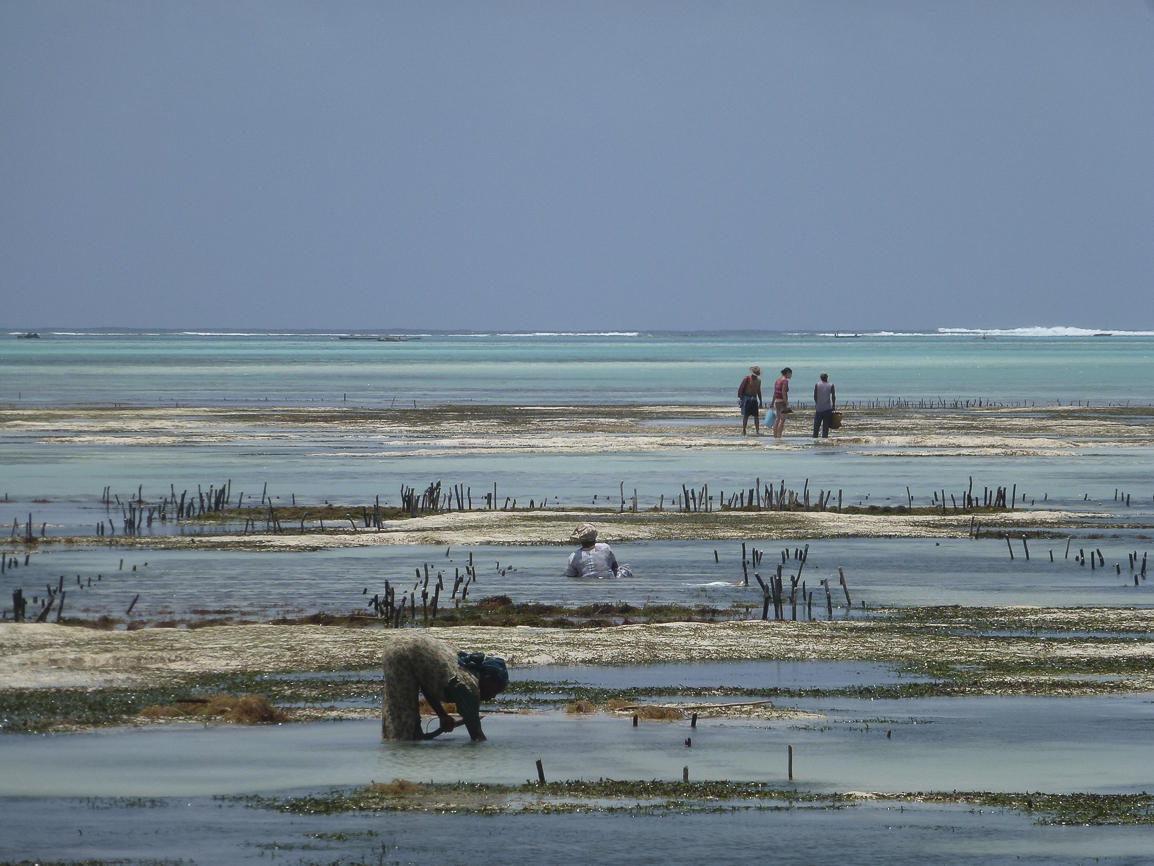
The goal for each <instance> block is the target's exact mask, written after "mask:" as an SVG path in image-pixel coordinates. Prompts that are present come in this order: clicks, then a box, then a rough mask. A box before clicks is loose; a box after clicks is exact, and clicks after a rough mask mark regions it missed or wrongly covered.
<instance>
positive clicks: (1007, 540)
mask: <svg viewBox="0 0 1154 866" xmlns="http://www.w3.org/2000/svg"><path fill="white" fill-rule="evenodd" d="M1006 547H1008V548H1010V559H1013V558H1014V546H1013V545H1012V544H1010V536H1008V535H1007V536H1006Z"/></svg>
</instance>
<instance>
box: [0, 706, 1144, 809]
mask: <svg viewBox="0 0 1154 866" xmlns="http://www.w3.org/2000/svg"><path fill="white" fill-rule="evenodd" d="M717 702H718V703H721V702H722V701H717ZM775 704H776V705H777V706H779V707H797V708H798V709H800V710H803V711H806V712H808V713H812V714H815V715H814V716H810V717H806V718H803V719H794V720H781V721H761V720H748V719H746V720H741V719H714V720H710V719H700V720H699V721H698V725H697V728H696V729H691V728H690V727H689V722H688V721H684V722H646V723H643V724H641V725H640V726H639V727H638V728H634V727H633V726H632V724H631V722H630V720H629V718H628V717H627V716H622V717H615V716H614V717H608V716H604V715H597V716H589V717H574V716H569V715H566V714H564V713H560V712H557V713H540V714H534V715H518V714H498V715H490V716H489V717H488V718H487V719H486V720H485V723H484V724H485V731H486V733H487V734H488V735H489V738H490V739H489V741H488V742H486V743H483V744H470V743H469V742H468V741H467V739H465V738H464V736H463V734H454V735H448V736H443V737H441V738H440V739H438V740H435V741H433V742H429V743H417V744H413V743H384V742H381V741H380V723H379V722H377V721H364V722H327V723H309V724H285V725H273V726H261V727H235V726H231V725H224V724H220V725H212V726H204V725H200V724H193V723H173V724H169V725H163V726H149V727H146V728H142V729H134V728H117V729H112V730H98V731H89V732H85V733H77V734H52V735H40V736H33V735H21V734H12V735H7V736H4V737H0V779H2V780H3V782H0V795H3V796H16V797H65V796H75V797H98V796H119V797H169V796H206V795H210V794H229V793H242V792H259V791H279V790H287V789H293V788H309V789H314V790H315V789H322V788H325V787H328V786H332V785H357V784H366V783H367V782H369V781H371V780H374V779H375V780H389V779H392V778H405V779H412V780H417V781H424V780H431V781H437V782H454V781H457V780H461V779H464V780H468V781H474V782H501V783H509V784H518V783H521V782H524V781H525V780H526V779H529V778H536V771H535V768H534V762H535V761H536V760H537V759H538V758H540V759H542V760H543V762H544V766H545V771H546V775H547V777H548V778H550V779H597V778H600V777H606V778H614V779H667V780H677V779H680V778H681V774H682V768H683V767H685V766H688V767H689V772H690V777H691V778H692V779H695V780H699V781H700V780H710V779H713V780H724V779H730V780H743V781H764V782H774V783H777V782H785V781H786V770H787V755H786V752H787V746H789V745H793V747H794V779H795V782H796V783H797V784H798V786H799V787H802V788H806V789H814V790H840V791H845V790H867V791H916V790H947V791H948V790H953V789H957V790H987V791H1027V790H1029V791H1034V790H1038V791H1047V792H1052V793H1062V792H1072V791H1082V792H1094V791H1100V792H1107V791H1112V792H1127V791H1133V792H1137V791H1142V790H1150V789H1151V788H1152V787H1154V740H1152V739H1151V738H1150V736H1149V733H1150V730H1151V718H1152V709H1151V707H1152V703H1151V696H1149V695H1136V696H1134V695H1131V696H1120V697H1094V698H1016V697H995V698H927V699H907V700H901V701H882V700H876V701H869V700H849V699H837V700H832V701H831V700H819V699H808V700H800V701H776V702H775ZM887 732H890V733H891V736H889V737H887ZM1089 732H1092V735H1090V733H1089ZM686 737H692V741H693V745H692V746H691V747H688V748H687V747H686V746H685V738H686Z"/></svg>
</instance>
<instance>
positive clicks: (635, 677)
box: [510, 661, 930, 689]
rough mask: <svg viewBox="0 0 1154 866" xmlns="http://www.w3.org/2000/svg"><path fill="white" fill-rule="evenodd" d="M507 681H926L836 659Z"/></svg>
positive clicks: (593, 670)
mask: <svg viewBox="0 0 1154 866" xmlns="http://www.w3.org/2000/svg"><path fill="white" fill-rule="evenodd" d="M510 678H511V679H513V680H534V681H557V682H566V683H578V684H581V685H589V686H597V687H599V688H607V689H627V688H632V687H635V686H636V687H642V688H673V687H684V688H711V687H715V686H717V685H719V684H721V685H725V686H727V687H733V688H761V689H773V688H778V689H799V688H810V689H837V688H843V687H846V686H857V685H883V684H890V683H898V682H920V681H925V680H928V679H930V678H929V677H922V676H917V675H910V674H905V673H903V672H902V671H900V670H899V669H898V667H897V666H896V665H890V664H882V663H876V662H842V661H802V662H797V661H748V662H705V663H694V662H686V663H678V664H651V665H645V666H644V667H640V668H639V667H635V666H629V667H625V666H622V667H601V666H597V665H538V666H536V667H531V668H513V669H512V670H511V671H510Z"/></svg>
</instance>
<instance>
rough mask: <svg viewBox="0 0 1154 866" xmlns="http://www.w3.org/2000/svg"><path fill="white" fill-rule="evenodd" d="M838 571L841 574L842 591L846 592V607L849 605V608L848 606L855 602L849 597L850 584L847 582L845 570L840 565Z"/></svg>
mask: <svg viewBox="0 0 1154 866" xmlns="http://www.w3.org/2000/svg"><path fill="white" fill-rule="evenodd" d="M837 573H838V575H839V576H840V578H841V588H842V591H843V592H844V593H845V604H846V607H847V608H848V607H853V602H852V601H850V597H849V584H847V583H846V582H845V571H843V570H842V568H841V567H840V566H839V567H838V570H837Z"/></svg>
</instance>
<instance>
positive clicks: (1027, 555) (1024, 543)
mask: <svg viewBox="0 0 1154 866" xmlns="http://www.w3.org/2000/svg"><path fill="white" fill-rule="evenodd" d="M1022 549H1023V550H1025V551H1026V562H1029V561H1030V545H1028V544H1027V543H1026V536H1024V535H1023V536H1022Z"/></svg>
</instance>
